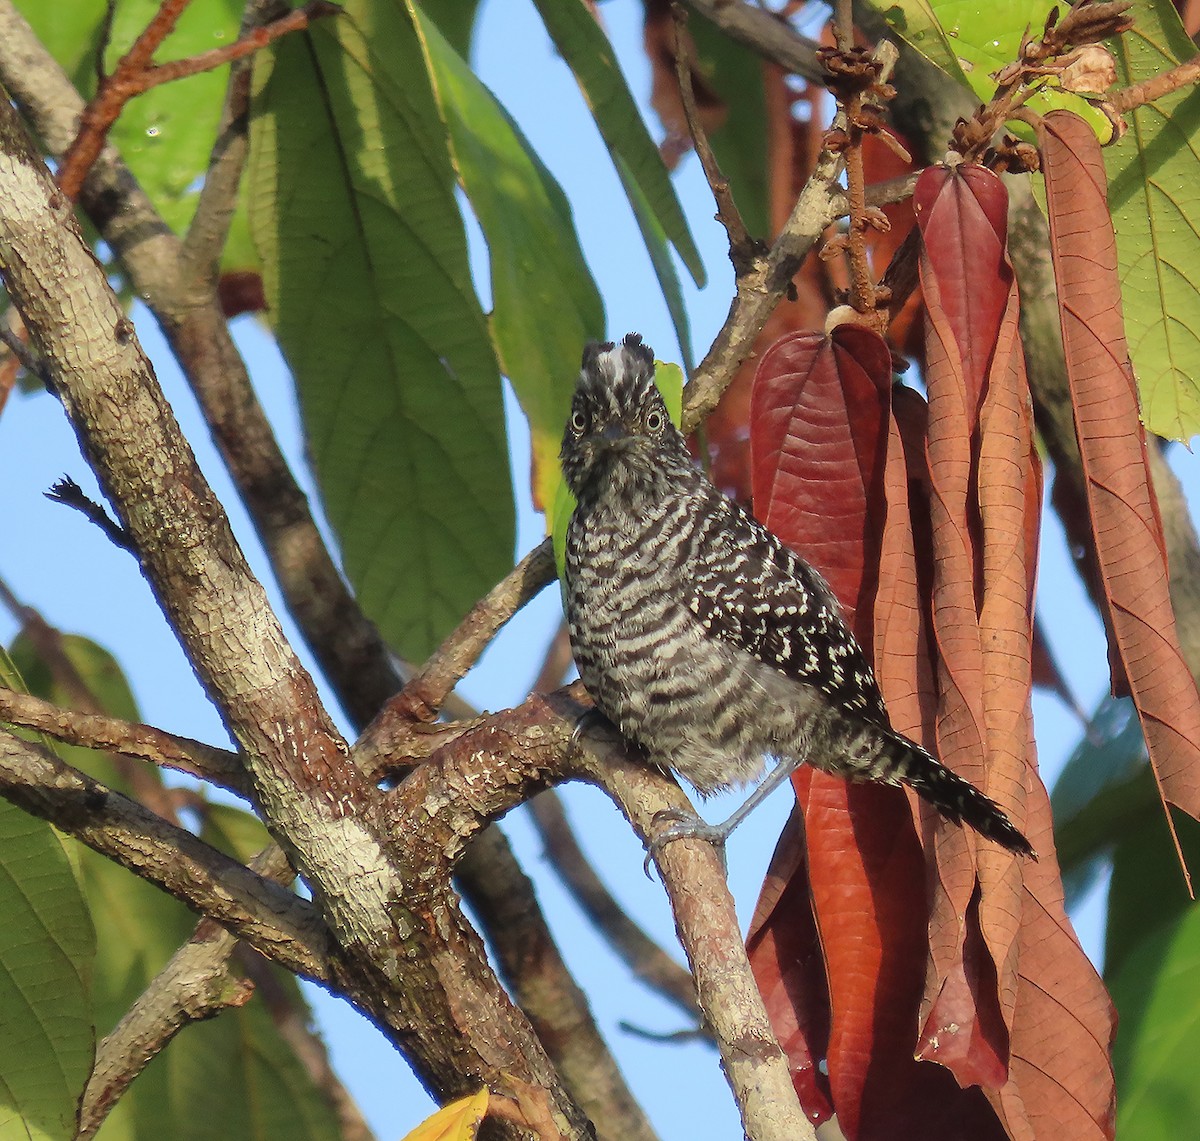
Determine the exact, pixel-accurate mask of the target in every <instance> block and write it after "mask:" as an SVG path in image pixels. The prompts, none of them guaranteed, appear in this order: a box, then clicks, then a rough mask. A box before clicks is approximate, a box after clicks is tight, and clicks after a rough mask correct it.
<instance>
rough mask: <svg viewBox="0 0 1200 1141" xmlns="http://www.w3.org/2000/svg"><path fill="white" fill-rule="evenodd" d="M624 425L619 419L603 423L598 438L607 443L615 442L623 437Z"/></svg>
mask: <svg viewBox="0 0 1200 1141" xmlns="http://www.w3.org/2000/svg"><path fill="white" fill-rule="evenodd" d="M625 434H626V433H625V426H624V425H623V424H621V423H620V422H619V421H618V422H616V423H612V424H605V425H604V427H603V428H601V429H600V433H599V435H600V438H601V439H602V440H603V441H604V442H605V443H608V444H615V443H616V442H617V441H618V440H623V439H624V438H625Z"/></svg>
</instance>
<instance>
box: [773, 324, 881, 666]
mask: <svg viewBox="0 0 1200 1141" xmlns="http://www.w3.org/2000/svg"><path fill="white" fill-rule="evenodd" d="M890 388H891V354H890V352H889V351H888V347H887V345H886V344H885V343H884V342H883V340H882V339H881V338H880V337H879V336H878V335H877V334H875V333H873V332H871V331H870V330H868V329H865V328H863V327H861V326H858V325H840V326H838V328H836V329H835V330H834V331H833V333H832V334H830V335H829V336H826V335H824V334H821V333H793V334H791V335H789V336H787V337H784V338H783V339H782V340H780V341H777V342H776V343H775V344H774V345H772V346H771V348H770V349H768V350H767V352H766V354H765V355H764V356H763V358H762V362H761V364H760V365H759V368H758V375H757V377H756V379H755V383H754V393H753V397H752V400H751V424H752V436H751V457H752V477H753V485H754V505H755V510H756V511H757V512H758V514H759V517H760V518H762V519H763V520H764V521H765V522H766V524H767V526H768V527H770V528H771V530H772V531H774V532H775V534H776V535H778V536H779V537H780V538H781V539H782V540H783V541H784V542H785V543H787V544H788V545H789V546H791V547H793V548H794V549H795V550H797V551H800V552H802V553H803V555H804V557H805V558H806V559H807V560H808V561H809V562H810V563H812V564H813V566H815V567H816V568H817V569H818V570H819V571H820V572H821V573H822V574H823V575H824V576H825V579H826V581H827V582H828V583H829V585H830V587H831V589H832V590H833V592H834V594H836V595H837V597H838V599H839V601H841V603H842V606H843V608H844V609H845V611H846V615H847V620H848V621H850V622H851V623H853V621H854V614H855V612H856V611H857V609H858V608H859V606H860V605H861V604H862V603H863V602H864V601H868V600H869V599H870V598H871V596H872V595H873V593H874V589H875V582H874V575H871V576H869V577H867V576H864V573H863V568H864V566H876V565H878V550H877V549H871V550H865V549H864V543H873V542H877V541H878V539H877V537H878V535H879V534H881V532H882V529H883V528H882V523H883V516H884V503H883V494H882V492H883V486H882V479H883V461H884V456H885V454H886V453H885V447H886V442H887V426H888V418H887V409H888V393H889V390H890ZM859 633H860V637H861V636H862V635H863V634H865V635H866V637H865V638H864V639H863V643H864V647H865V648H867V649H868V650H869V647H870V630H869V629H868V630H866V631H859Z"/></svg>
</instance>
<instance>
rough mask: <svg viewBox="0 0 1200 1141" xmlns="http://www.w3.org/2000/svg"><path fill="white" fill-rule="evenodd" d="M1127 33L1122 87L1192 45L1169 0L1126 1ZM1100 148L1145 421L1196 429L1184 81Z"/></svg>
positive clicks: (1190, 99) (1196, 202) (1189, 127)
mask: <svg viewBox="0 0 1200 1141" xmlns="http://www.w3.org/2000/svg"><path fill="white" fill-rule="evenodd" d="M1131 14H1132V15H1133V16H1134V19H1135V21H1136V23H1135V25H1134V29H1133V31H1132V32H1127V33H1126V34H1125V35H1124V36H1122V37H1121V38H1120V40H1119V41H1118V42H1116V43H1115V44H1112V45H1110V46H1111V47H1112V49H1113V52H1114V55H1115V57H1116V60H1117V73H1118V75H1119V77H1120V82H1121V83H1122V84H1130V83H1137V82H1139V81H1141V80H1143V79H1147V78H1149V77H1150V76H1152V75H1155V74H1157V73H1158V72H1160V71H1165V70H1167V69H1168V68H1171V67H1174V66H1176V65H1177V64H1178V63H1182V62H1183V61H1184V60H1186V59H1189V58H1191V57H1192V56H1193V55H1194V54H1195V51H1196V48H1195V45H1194V44H1193V43H1192V41H1191V40H1190V39H1189V38H1188V36H1187V33H1186V32H1185V31H1184V29H1183V25H1182V23H1180V20H1179V15H1178V14H1177V13H1176V11H1175V8H1174V6H1173V5H1172V4H1171V3H1170V0H1134V5H1133V9H1132V13H1131ZM1126 118H1127V121H1128V122H1129V131H1128V133H1127V134H1126V135H1125V137H1124V138H1123V139H1122V140H1121V141H1120V142H1119V143H1117V144H1116V145H1115V146H1113V147H1110V148H1108V149H1107V150H1106V152H1105V165H1106V167H1107V169H1108V181H1109V195H1108V198H1109V206H1110V208H1111V210H1112V215H1113V226H1114V227H1115V229H1116V232H1117V259H1118V268H1119V272H1120V275H1121V298H1122V302H1123V307H1124V310H1125V331H1126V335H1127V337H1128V341H1129V352H1130V356H1131V357H1132V358H1133V367H1134V371H1135V373H1136V374H1137V378H1138V388H1139V392H1140V394H1141V398H1142V418H1143V419H1144V420H1145V422H1146V427H1148V428H1149V429H1150V430H1151V431H1153V432H1157V433H1158V434H1159V435H1160V436H1166V437H1168V438H1169V439H1177V440H1186V439H1188V438H1190V437H1191V436H1193V435H1195V434H1196V433H1197V432H1200V387H1197V378H1200V276H1198V275H1197V272H1196V267H1197V266H1200V98H1198V97H1197V95H1196V92H1195V89H1194V88H1192V87H1190V86H1189V87H1185V88H1183V89H1182V90H1180V91H1177V92H1175V93H1173V94H1171V95H1167V96H1164V97H1163V98H1162V99H1159V100H1156V101H1155V102H1154V103H1148V104H1146V106H1144V107H1140V108H1138V109H1137V110H1136V111H1134V112H1133V113H1132V115H1129V116H1127V117H1126Z"/></svg>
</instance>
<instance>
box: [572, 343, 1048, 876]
mask: <svg viewBox="0 0 1200 1141" xmlns="http://www.w3.org/2000/svg"><path fill="white" fill-rule="evenodd" d="M562 463H563V472H564V474H565V476H566V479H567V483H568V485H569V486H570V488H571V491H572V492H573V493H574V495H575V497H576V499H577V500H578V506H577V507H576V509H575V512H574V514H573V515H572V516H571V522H570V525H569V527H568V529H567V545H566V584H567V589H566V601H567V622H568V625H569V627H570V633H571V645H572V648H573V650H574V653H575V661H576V664H577V665H578V667H579V674H580V677H581V678H582V679H583V683H584V685H585V686H586V687H587V689H588V692H589V693H590V694H591V695H592V697H593V699H594V700H595V702H596V705H597V707H598V708H599V709H600V711H601V712H602V713H604V714H605V715H606V716H607V717H608V718H609V720H610V721H612V722H613V723H614V724H615V725H616V726H617V727H618V728H619V729H620V731H621V733H622V734H623V735H624V736H625V737H626V738H628V739H629V740H630V741H633V742H635V743H637V744H639V745H640V746H642V748H643V749H645V750H646V752H647V753H648V754H649V756H650V758H651V760H653V761H654V762H655V763H657V764H660V765H662V766H663V767H669V768H672V769H674V770H675V771H676V772H678V773H679V774H680V775H681V776H683V777H685V778H686V779H687V780H688V782H689V783H691V784H692V785H694V786H695V788H696V789H697V791H698V792H700V793H701V794H702V795H707V794H709V793H712V792H715V791H717V790H718V789H723V788H727V787H729V786H730V785H737V784H743V783H745V782H747V781H751V780H754V779H755V778H756V777H758V776H759V775H760V774H761V772H762V770H763V764H764V759H765V757H767V756H773V757H775V758H776V759H777V760H778V762H779V769H778V770H777V772H778V773H780V775H786V773H788V772H790V771H791V770H792V769H793V768H794V767H795V766H796V765H797V764H799V763H801V762H804V761H808V762H810V763H812V764H814V765H817V766H819V767H820V768H823V769H826V770H828V771H830V772H834V773H838V774H840V775H842V776H846V777H850V778H853V779H858V780H874V781H880V782H882V783H885V784H898V783H904V784H907V785H909V786H911V787H912V788H913V789H914V790H915V791H916V792H917V793H918V794H919V795H920V796H922V797H923V798H924V799H926V800H928V801H929V802H930V803H931V804H933V805H934V806H935V807H936V808H937V809H938V810H939V811H941V812H942V813H943V815H945V816H947V817H949V818H950V819H951V820H954V821H956V822H958V823H964V822H965V823H967V824H969V825H971V827H973V828H975V829H977V830H978V831H979V832H981V833H982V834H983V835H985V836H988V837H990V838H991V839H993V840H995V841H996V842H997V843H999V844H1002V845H1004V846H1005V847H1006V848H1010V849H1011V850H1013V851H1015V852H1020V853H1023V854H1026V855H1031V854H1032V852H1033V850H1032V848H1031V847H1030V845H1029V842H1028V841H1027V840H1026V839H1025V837H1024V836H1022V835H1021V833H1020V832H1019V831H1018V830H1017V829H1016V828H1015V827H1014V826H1013V824H1012V823H1011V821H1009V819H1008V817H1007V816H1005V814H1004V813H1003V812H1002V811H1001V810H1000V809H999V808H998V807H997V806H996V805H995V804H994V803H993V802H992V801H991V800H990V799H988V797H986V796H985V795H984V794H983V793H981V792H980V791H979V790H978V789H976V788H974V787H973V786H972V785H971V784H969V783H968V782H966V781H964V780H962V779H961V778H960V777H957V776H955V775H954V774H953V773H952V772H950V770H948V769H947V768H945V767H944V766H943V765H941V764H939V763H938V761H936V760H935V759H934V758H933V757H932V756H931V755H930V754H929V753H928V752H926V751H925V750H924V749H923V748H921V746H919V745H917V744H916V743H914V742H912V741H910V740H908V738H906V737H904V736H902V735H901V734H899V733H897V732H895V731H894V730H893V729H892V728H891V726H890V724H889V721H888V715H887V711H886V710H885V709H884V705H883V699H882V697H881V696H880V693H879V688H878V686H877V685H876V683H875V678H874V675H873V674H872V671H871V668H870V666H869V665H868V664H867V662H866V660H865V658H864V657H863V654H862V651H861V650H860V649H859V647H858V644H857V643H856V642H855V640H854V636H853V635H852V634H851V632H850V630H849V629H848V628H847V626H846V624H845V622H844V621H843V620H842V617H841V613H840V611H839V608H838V604H837V602H836V600H835V599H834V598H833V595H832V594H831V593H830V591H829V588H828V587H827V586H826V584H825V582H824V580H823V579H822V578H821V576H820V575H819V574H818V573H817V572H816V571H815V570H813V568H812V567H810V566H809V565H808V564H807V563H806V562H805V561H804V560H803V559H802V558H800V556H799V555H797V554H795V553H794V552H793V551H791V550H790V549H789V548H787V547H786V546H784V545H783V544H782V543H781V542H780V541H779V540H778V539H776V538H775V536H774V535H772V534H771V533H770V532H769V531H768V530H767V529H766V528H765V527H763V526H762V524H760V523H759V522H758V521H757V520H756V519H755V518H754V517H753V516H752V515H751V514H750V513H749V512H748V511H746V510H745V509H744V508H742V507H741V506H740V505H739V504H737V503H735V502H733V501H732V500H730V499H728V498H726V497H725V496H724V495H722V494H721V493H720V492H719V491H718V490H717V489H716V488H715V487H714V486H713V484H712V483H711V482H710V481H709V479H708V478H707V476H705V475H704V473H703V472H702V471H700V470H699V469H698V468H697V467H696V465H695V464H694V463H693V461H692V458H691V456H690V455H689V454H688V451H687V447H686V445H685V443H684V439H683V436H682V435H681V434H680V432H679V431H678V429H677V428H676V427H675V426H674V425H673V424H672V422H671V420H670V418H669V416H668V415H667V411H666V407H665V405H664V404H663V400H662V397H661V395H660V394H659V392H658V389H657V388H656V387H655V385H654V357H653V353H652V352H651V351H650V349H649V348H648V347H647V346H646V345H643V344H642V340H641V338H640V337H639V336H637V335H636V334H630V335H629V336H627V337H626V338H625V340H624V341H623V342H622V343H621V344H620V345H617V346H614V345H612V344H592V345H589V346H588V347H587V349H585V350H584V354H583V369H582V372H581V375H580V378H579V385H578V388H577V389H576V392H575V397H574V401H573V403H572V406H571V416H570V419H569V420H568V423H567V427H566V431H565V433H564V434H563V444H562ZM736 819H740V814H739V815H738V816H737V817H736ZM730 823H733V821H731V822H730Z"/></svg>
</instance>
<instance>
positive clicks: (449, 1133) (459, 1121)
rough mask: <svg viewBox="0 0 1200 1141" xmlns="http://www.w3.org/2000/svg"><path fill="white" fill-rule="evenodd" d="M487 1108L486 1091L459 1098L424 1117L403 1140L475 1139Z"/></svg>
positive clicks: (485, 1089)
mask: <svg viewBox="0 0 1200 1141" xmlns="http://www.w3.org/2000/svg"><path fill="white" fill-rule="evenodd" d="M487 1110H488V1091H487V1087H486V1086H484V1088H483V1089H481V1090H480V1091H479V1092H478V1093H473V1094H471V1095H470V1096H469V1097H463V1098H459V1099H458V1101H453V1102H451V1103H450V1104H449V1105H444V1106H442V1108H441V1109H439V1110H438V1111H437V1113H435V1114H434V1115H433V1116H432V1117H428V1118H426V1119H425V1120H424V1121H422V1122H421V1124H420V1125H418V1126H417V1127H416V1129H414V1130H413V1131H412V1132H411V1133H410V1134H408V1136H407V1137H405V1138H404V1141H475V1134H476V1133H477V1132H478V1130H479V1123H480V1122H481V1121H482V1120H483V1119H484V1116H485V1115H486V1114H487Z"/></svg>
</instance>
